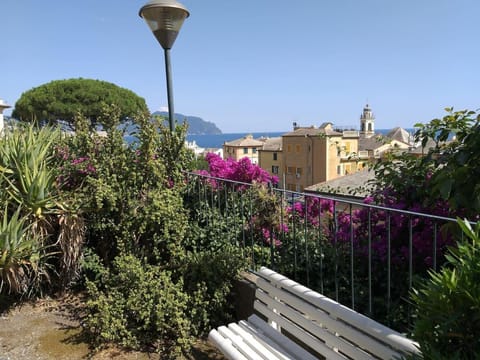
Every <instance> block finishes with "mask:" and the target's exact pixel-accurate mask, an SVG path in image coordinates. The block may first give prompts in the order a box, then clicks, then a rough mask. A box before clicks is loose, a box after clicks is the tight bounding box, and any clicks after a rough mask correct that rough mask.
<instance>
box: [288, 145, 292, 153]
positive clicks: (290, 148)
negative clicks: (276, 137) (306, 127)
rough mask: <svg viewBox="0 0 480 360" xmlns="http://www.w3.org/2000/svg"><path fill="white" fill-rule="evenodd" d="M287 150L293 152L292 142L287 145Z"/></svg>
mask: <svg viewBox="0 0 480 360" xmlns="http://www.w3.org/2000/svg"><path fill="white" fill-rule="evenodd" d="M287 152H292V145H290V144H288V145H287Z"/></svg>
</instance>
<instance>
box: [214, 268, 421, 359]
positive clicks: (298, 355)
mask: <svg viewBox="0 0 480 360" xmlns="http://www.w3.org/2000/svg"><path fill="white" fill-rule="evenodd" d="M256 275H258V279H257V280H256V286H257V290H256V293H255V302H254V309H255V311H256V312H257V313H258V314H259V315H255V314H254V315H251V316H250V317H249V318H248V320H242V321H240V322H238V323H231V324H229V325H228V326H220V327H219V328H218V329H213V330H211V331H210V334H209V336H208V339H209V341H210V342H211V343H213V344H214V345H215V346H216V347H217V348H218V349H219V350H220V351H222V353H223V354H224V355H225V356H226V357H227V358H228V359H232V360H240V359H242V360H244V359H268V360H270V359H301V360H308V359H319V358H326V359H342V360H344V359H355V360H357V359H401V358H402V356H403V355H406V354H420V351H419V350H418V344H417V343H415V342H414V341H412V340H410V339H408V338H406V337H405V336H403V335H402V334H400V333H398V332H396V331H394V330H392V329H390V328H388V327H386V326H384V325H381V324H379V323H378V322H376V321H374V320H372V319H370V318H368V317H366V316H364V315H361V314H359V313H357V312H355V311H353V310H351V309H349V308H347V307H345V306H343V305H340V304H339V303H337V302H336V301H334V300H332V299H330V298H328V297H326V296H323V295H321V294H319V293H317V292H315V291H312V290H310V289H308V288H306V287H304V286H302V285H300V284H298V283H296V282H295V281H292V280H290V279H288V278H286V277H285V276H283V275H281V274H278V273H276V272H274V271H272V270H270V269H268V268H265V267H262V268H261V269H260V271H259V272H258V273H256ZM262 318H265V319H266V320H263V319H262Z"/></svg>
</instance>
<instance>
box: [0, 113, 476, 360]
mask: <svg viewBox="0 0 480 360" xmlns="http://www.w3.org/2000/svg"><path fill="white" fill-rule="evenodd" d="M124 115H125V112H124V111H123V110H122V109H121V108H119V107H118V106H115V105H105V104H104V105H103V106H102V108H101V111H99V112H97V115H96V116H95V117H92V116H89V115H88V114H83V113H82V112H76V113H75V115H74V116H73V118H72V122H73V127H74V128H75V130H76V131H75V136H70V135H68V136H67V135H65V133H62V132H60V131H59V130H56V129H55V128H51V127H42V128H37V127H36V126H35V125H25V126H19V127H17V128H15V129H13V130H8V131H5V134H4V136H3V137H1V138H0V173H1V176H0V185H1V186H2V189H5V190H4V191H2V192H1V193H0V201H1V204H2V206H1V207H0V286H1V288H0V296H3V297H16V298H27V297H33V296H41V295H42V294H52V293H56V292H58V291H70V290H71V289H82V290H84V291H85V292H86V294H87V300H86V301H87V302H86V311H87V314H86V317H85V319H84V332H85V334H86V335H88V337H89V339H90V341H91V343H92V346H94V347H97V348H100V347H102V346H105V345H106V344H109V343H116V344H118V345H120V346H124V347H126V348H132V349H155V350H156V351H157V352H159V353H161V354H162V356H163V357H164V358H169V357H170V358H178V357H182V356H183V355H185V354H187V353H188V352H189V350H190V347H191V344H192V341H193V340H194V339H195V338H198V337H201V336H203V335H205V333H206V332H207V331H208V330H210V329H211V328H213V327H215V326H217V325H219V324H223V323H226V322H227V321H229V320H230V319H229V317H232V316H233V311H232V307H233V301H232V299H233V298H232V284H233V282H234V280H235V279H236V278H237V277H238V276H239V273H240V272H241V271H242V270H245V269H247V268H248V267H249V266H251V265H252V264H253V263H266V262H268V261H271V262H272V263H274V264H275V265H276V269H277V270H278V271H279V272H281V273H283V274H284V275H286V276H289V277H293V278H296V279H299V278H300V279H302V282H304V283H308V285H309V286H310V287H313V288H316V289H321V291H322V292H324V293H325V294H326V295H327V296H331V297H333V298H335V297H338V298H340V300H342V298H343V296H346V295H345V294H346V293H347V292H348V290H349V289H350V288H351V285H352V284H350V283H349V278H350V274H349V270H348V267H347V268H343V269H342V268H341V267H339V264H342V263H349V262H350V261H351V258H350V256H351V254H352V252H353V253H354V254H355V257H354V260H353V261H354V262H355V267H354V268H355V269H356V270H355V271H356V273H355V279H356V281H357V286H356V287H355V289H354V291H355V297H356V299H357V304H356V305H357V309H358V310H360V311H362V312H365V310H366V309H368V306H367V305H368V304H367V303H368V299H367V295H366V293H367V291H366V285H365V283H366V282H367V278H368V269H367V265H366V264H367V262H366V261H365V259H366V257H367V256H369V255H368V254H367V253H368V249H367V246H370V245H368V244H369V242H368V241H370V242H371V247H372V253H371V255H370V256H371V260H372V262H371V266H372V269H373V276H374V278H373V279H372V280H373V287H374V292H375V293H376V294H385V286H386V285H385V267H386V266H385V265H386V262H387V261H388V262H391V264H392V273H393V282H394V283H395V287H394V288H393V289H392V294H391V297H392V298H393V299H394V300H395V301H394V303H393V304H392V308H391V309H389V310H390V311H389V312H388V313H387V312H383V311H377V313H376V314H370V315H372V316H373V315H375V316H376V317H377V318H381V319H382V320H383V321H384V322H387V323H389V325H392V324H393V325H395V326H394V327H397V328H401V329H403V330H404V331H408V330H412V329H408V328H406V327H405V326H408V324H409V323H410V322H409V320H411V319H413V320H416V322H415V323H414V324H415V325H414V327H413V336H414V337H415V338H416V339H417V340H418V341H419V343H420V345H421V347H422V351H423V352H424V354H425V358H441V357H439V356H444V358H447V357H452V356H453V354H456V355H455V356H457V358H459V359H470V358H474V357H472V356H474V355H472V354H474V353H475V352H477V351H478V350H479V349H478V347H475V346H473V345H472V343H475V341H474V340H472V339H476V338H478V336H479V335H480V305H479V304H480V295H479V294H480V285H478V284H479V283H478V281H475V279H476V278H477V277H478V274H477V272H478V269H477V268H478V266H477V265H478V263H480V262H479V261H478V246H479V240H478V237H479V229H478V226H476V227H473V228H472V227H471V226H470V225H469V223H468V222H460V225H461V229H462V230H463V232H464V234H465V235H464V237H463V239H462V238H461V237H458V236H457V235H458V234H459V233H460V232H459V231H458V227H457V228H456V229H453V228H452V226H451V225H444V226H443V225H440V226H441V227H442V229H441V231H440V232H439V237H438V239H435V241H436V242H437V244H438V253H439V256H438V258H436V259H435V262H437V263H438V264H435V265H436V266H435V267H436V268H437V269H438V272H436V271H434V270H432V266H433V265H434V259H432V257H431V249H432V243H433V241H434V239H433V238H432V234H433V233H434V231H433V229H434V227H435V226H438V224H434V223H433V222H430V221H427V220H422V221H415V222H414V223H413V224H412V223H410V222H411V219H409V218H408V217H405V216H400V215H398V216H390V215H389V214H387V213H386V212H385V211H379V210H378V211H377V210H375V211H372V210H368V209H367V210H365V209H357V210H354V211H350V212H348V211H347V212H340V211H338V210H337V209H336V205H335V203H334V202H332V201H331V200H325V199H318V198H314V197H306V198H305V199H304V201H303V202H295V201H287V200H286V199H285V198H283V197H281V196H278V195H277V194H276V192H275V191H274V186H275V184H276V181H277V179H276V178H274V177H271V176H269V175H268V173H266V172H265V171H263V170H262V169H260V168H259V167H258V166H255V165H253V164H251V163H250V162H249V161H248V160H247V159H243V160H241V161H238V162H236V161H232V160H228V161H224V160H222V159H220V158H219V157H217V156H215V155H212V154H211V155H208V156H207V157H206V159H205V162H203V166H204V167H205V168H206V169H205V170H203V171H197V172H196V173H194V172H193V171H194V170H195V169H194V165H193V164H195V161H194V157H193V154H192V153H191V152H189V151H188V150H187V149H186V148H185V146H184V140H185V134H186V127H185V126H177V127H176V130H175V132H174V133H171V132H170V131H169V130H168V129H166V128H165V127H164V125H163V122H162V120H161V119H152V118H151V117H150V114H148V113H147V112H146V111H143V112H142V111H140V112H137V113H136V114H135V115H134V116H133V115H129V116H133V117H132V119H134V122H135V124H136V132H135V134H133V135H134V136H135V138H136V140H137V141H135V142H133V143H126V142H125V140H124V137H125V133H124V131H125V128H123V127H121V126H119V125H120V124H121V123H122V122H123V121H124ZM95 123H100V124H102V125H103V128H104V130H105V131H106V133H107V135H106V136H105V137H103V136H99V135H98V134H97V133H96V132H94V131H92V130H93V128H94V125H95ZM479 123H480V118H479V116H478V115H477V114H476V113H475V112H469V111H460V112H454V111H453V110H452V109H448V114H447V115H446V116H445V117H444V118H443V119H435V120H432V121H431V122H430V123H429V124H426V125H419V127H420V128H419V131H418V132H417V135H416V136H417V140H418V141H420V142H422V143H423V144H424V145H426V144H427V140H428V139H430V140H433V141H434V144H435V145H434V146H433V148H431V149H430V150H429V151H426V152H427V154H426V156H424V157H422V158H416V157H413V156H411V155H408V154H405V155H391V157H387V158H384V159H382V161H381V162H378V163H376V164H374V165H372V166H373V168H374V170H375V172H376V175H377V177H376V181H375V182H374V183H373V184H372V189H373V190H372V194H371V196H370V197H368V198H367V199H365V201H366V202H368V203H372V202H373V203H376V204H381V205H386V206H390V207H393V208H398V209H409V210H413V211H419V212H427V213H431V214H437V215H442V216H450V217H455V216H457V217H462V218H463V217H468V218H469V219H470V220H473V221H476V220H478V219H477V217H478V208H479V207H478V206H477V202H478V203H480V200H479V199H478V198H479V196H480V195H479V194H480V190H479V186H478V180H477V179H478V177H477V176H476V174H477V172H478V165H477V164H478V163H479V162H478V160H479V159H478V157H479V156H480V155H479V154H480V152H479V151H478V149H477V147H478V146H479V145H478V144H480V139H477V138H478V136H479V135H478V134H479V132H478V126H479ZM452 134H455V136H456V137H455V139H454V141H452V142H449V143H447V142H446V140H449V139H451V136H452ZM465 168H466V169H467V170H462V169H465ZM221 179H229V180H231V181H232V182H230V183H225V182H223V181H222V180H221ZM366 219H368V221H366ZM238 224H240V226H238ZM366 224H370V225H368V226H367V225H366ZM371 224H373V226H372V225H371ZM386 224H390V225H391V227H390V230H391V231H390V237H391V239H390V240H391V242H390V243H389V244H387V243H386V240H385V239H386V237H385V232H386V226H387V225H386ZM410 227H411V229H410ZM410 230H411V231H412V238H413V242H412V247H413V254H414V258H413V259H412V262H413V263H414V266H415V268H416V269H417V270H418V274H419V278H422V280H419V281H418V282H415V288H416V289H417V290H415V291H411V300H409V301H406V300H407V299H406V296H407V295H408V291H409V286H408V282H405V281H404V280H402V276H403V279H404V278H405V274H406V273H407V272H408V269H407V268H406V265H405V264H406V263H408V261H406V260H407V257H408V254H407V253H406V246H407V245H406V241H407V240H406V239H408V237H409V234H408V232H409V231H410ZM352 237H353V238H354V239H356V240H355V241H354V242H353V243H352V242H350V239H351V238H352ZM298 249H303V250H304V251H302V252H299V251H297V250H298ZM388 252H390V254H391V257H388V258H387V253H388ZM306 254H308V256H307V255H306ZM373 301H374V303H375V304H381V303H384V302H385V298H384V297H383V296H376V297H374V299H373ZM412 304H413V309H414V310H413V311H412V306H411V305H412ZM374 308H377V306H374ZM378 308H380V306H379V307H378ZM465 316H466V317H467V318H468V319H469V321H470V324H471V326H468V327H462V326H461V324H462V323H463V322H464V321H466V317H465ZM439 354H441V355H439ZM458 354H460V355H458Z"/></svg>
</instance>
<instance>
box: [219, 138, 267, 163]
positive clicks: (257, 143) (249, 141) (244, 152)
mask: <svg viewBox="0 0 480 360" xmlns="http://www.w3.org/2000/svg"><path fill="white" fill-rule="evenodd" d="M263 144H264V141H261V140H256V139H254V138H253V136H252V135H247V136H245V137H243V138H241V139H237V140H233V141H226V142H224V143H223V158H224V159H233V160H236V161H238V160H240V159H242V158H244V157H248V158H249V159H250V161H251V162H252V164H258V150H261V149H262V147H263Z"/></svg>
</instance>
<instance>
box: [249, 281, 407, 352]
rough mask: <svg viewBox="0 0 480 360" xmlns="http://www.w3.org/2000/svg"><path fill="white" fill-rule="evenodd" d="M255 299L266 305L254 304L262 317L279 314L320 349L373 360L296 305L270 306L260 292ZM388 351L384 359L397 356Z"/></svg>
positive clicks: (390, 350) (275, 319)
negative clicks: (333, 350) (308, 335)
mask: <svg viewBox="0 0 480 360" xmlns="http://www.w3.org/2000/svg"><path fill="white" fill-rule="evenodd" d="M257 291H258V290H257ZM256 297H257V299H259V300H260V301H262V302H265V303H266V304H267V307H265V306H259V305H260V304H257V305H256V306H255V304H254V307H255V309H256V310H257V311H259V312H260V311H261V312H262V314H263V315H264V316H266V317H267V318H269V319H272V320H274V321H277V319H278V316H280V315H279V314H281V317H282V318H285V320H287V319H288V320H289V321H291V322H292V323H293V324H294V325H297V326H300V327H301V328H302V329H303V331H308V333H310V334H311V335H312V337H314V338H315V339H319V340H320V341H319V344H320V346H321V348H323V347H325V346H326V347H328V348H330V349H341V352H342V353H344V354H345V355H347V356H348V357H350V358H352V359H355V360H371V359H373V358H374V357H373V356H372V355H371V354H368V353H367V352H365V351H364V350H362V349H361V348H359V347H358V346H356V345H355V344H352V343H351V342H349V341H348V340H347V339H345V338H343V336H342V337H340V336H337V335H336V334H335V333H334V332H331V331H330V329H327V328H324V327H322V325H321V324H320V323H316V322H314V321H312V319H310V318H308V317H306V316H305V315H304V314H302V313H301V312H299V311H298V310H297V306H296V305H293V307H289V306H287V305H285V304H282V303H280V302H278V301H277V302H275V300H273V304H272V302H271V301H272V299H270V298H269V296H268V295H267V294H265V293H262V292H261V291H258V293H257V295H256ZM269 300H270V304H272V305H273V306H274V308H275V312H272V310H271V309H270V308H269ZM289 304H290V303H289ZM300 310H301V309H300ZM308 315H310V313H308ZM342 335H343V334H342ZM372 342H373V341H372ZM311 347H312V348H313V349H314V350H316V351H319V349H317V348H316V347H313V346H311ZM388 350H389V351H388V354H389V356H387V357H385V358H388V359H391V358H393V356H394V355H396V356H398V355H399V354H398V353H396V352H394V351H393V350H392V349H388Z"/></svg>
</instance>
